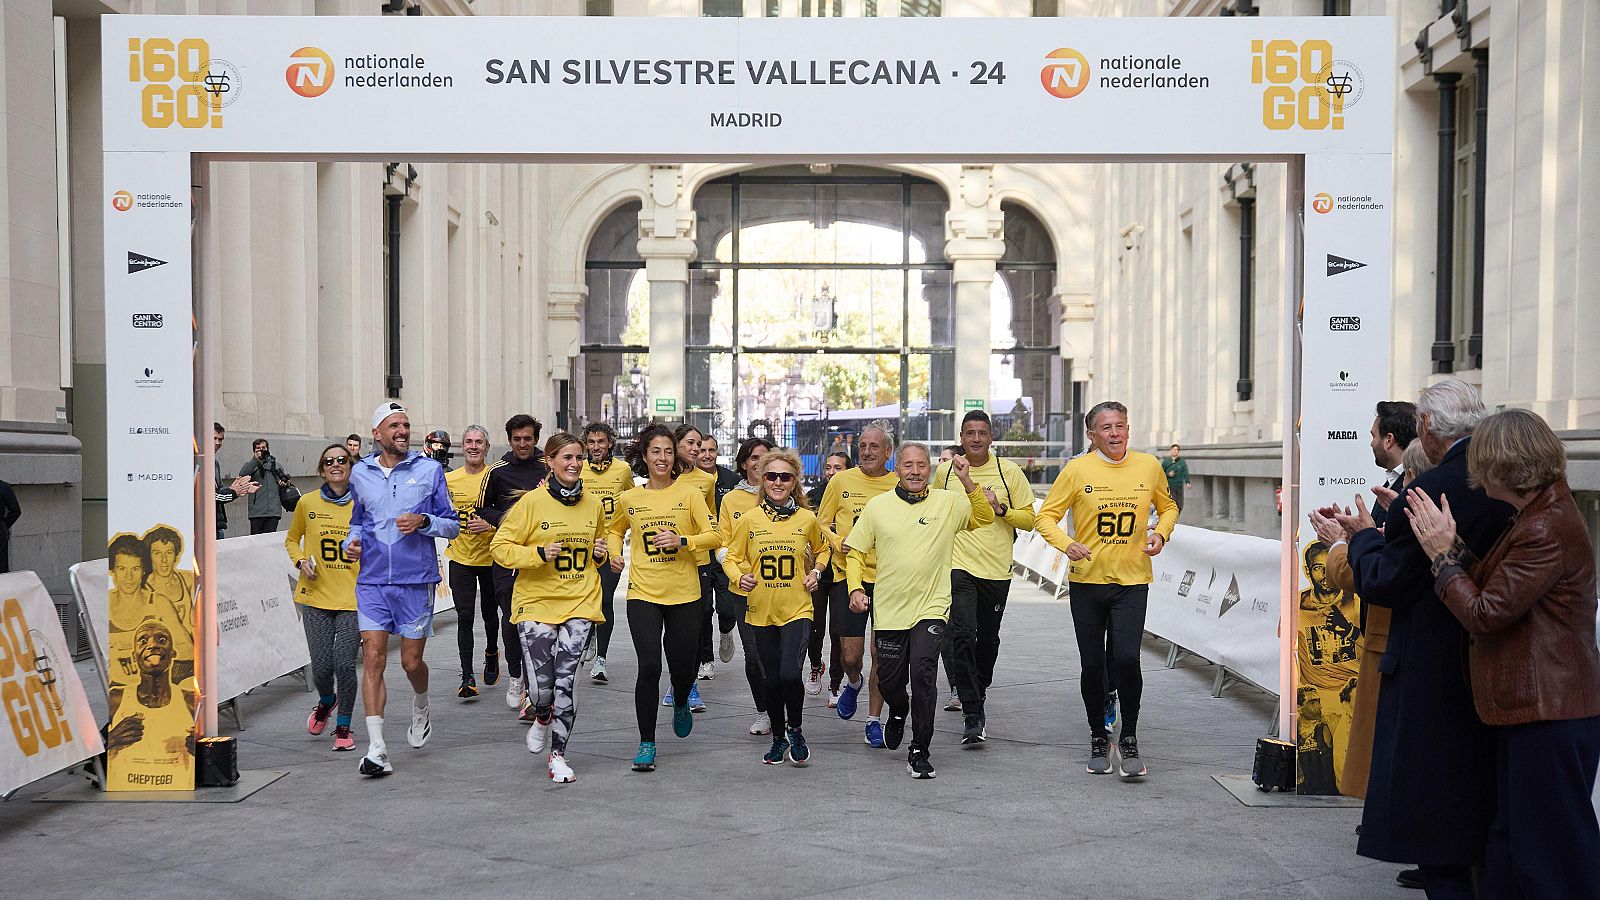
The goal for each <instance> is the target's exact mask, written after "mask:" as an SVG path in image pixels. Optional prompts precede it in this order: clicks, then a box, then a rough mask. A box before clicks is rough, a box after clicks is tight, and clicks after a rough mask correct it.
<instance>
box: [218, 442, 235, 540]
mask: <svg viewBox="0 0 1600 900" xmlns="http://www.w3.org/2000/svg"><path fill="white" fill-rule="evenodd" d="M211 479H212V480H211V486H212V488H213V495H214V499H215V500H216V501H217V528H218V530H221V529H224V528H227V527H228V507H227V504H229V503H232V502H233V501H235V500H237V499H239V492H238V491H236V490H234V489H233V488H232V487H229V486H227V485H224V484H223V483H222V463H220V462H217V460H216V458H215V457H212V459H211Z"/></svg>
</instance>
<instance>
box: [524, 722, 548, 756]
mask: <svg viewBox="0 0 1600 900" xmlns="http://www.w3.org/2000/svg"><path fill="white" fill-rule="evenodd" d="M550 723H551V720H550V719H548V718H547V719H545V720H544V721H542V722H541V721H540V720H538V719H534V720H533V727H532V728H529V729H528V752H529V753H543V752H544V751H545V748H546V747H549V746H550Z"/></svg>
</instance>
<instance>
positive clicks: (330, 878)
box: [0, 581, 1408, 900]
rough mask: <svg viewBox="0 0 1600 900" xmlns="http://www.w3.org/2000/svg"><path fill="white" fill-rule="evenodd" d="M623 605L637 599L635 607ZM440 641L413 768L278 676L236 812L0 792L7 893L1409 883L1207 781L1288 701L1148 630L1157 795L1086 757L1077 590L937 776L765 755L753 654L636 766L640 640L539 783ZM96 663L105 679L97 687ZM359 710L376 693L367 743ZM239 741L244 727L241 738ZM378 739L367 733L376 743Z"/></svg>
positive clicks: (1310, 889) (246, 752)
mask: <svg viewBox="0 0 1600 900" xmlns="http://www.w3.org/2000/svg"><path fill="white" fill-rule="evenodd" d="M618 605H619V609H620V607H621V605H622V604H620V603H619V604H618ZM439 625H440V627H439V633H438V635H437V636H436V638H435V640H434V641H433V642H431V643H430V645H429V650H428V659H429V662H430V663H431V664H432V665H433V666H434V673H435V678H434V690H433V698H434V699H433V709H434V714H433V724H434V736H433V739H432V741H431V742H430V743H429V744H428V746H427V747H426V748H425V749H424V750H421V751H415V750H412V749H410V748H409V747H407V746H406V744H405V736H404V730H405V721H404V720H405V717H406V714H407V712H408V706H409V702H408V699H407V698H408V697H409V690H408V689H407V687H406V685H405V681H404V679H403V677H402V675H401V673H400V671H399V665H398V660H397V659H395V660H392V661H391V666H390V672H389V690H390V696H391V698H394V699H392V700H391V707H390V708H391V716H390V724H389V726H388V729H387V732H388V734H387V736H388V738H389V743H390V747H391V752H392V754H393V758H394V763H395V768H396V773H395V774H394V775H393V776H392V777H389V778H385V779H381V780H375V781H373V780H367V779H363V778H360V777H358V776H357V775H356V763H357V760H358V758H359V756H358V754H357V753H337V754H336V753H333V752H331V751H330V749H329V747H330V745H331V734H332V729H331V728H330V729H329V732H328V734H327V735H324V736H323V737H311V736H309V735H307V734H306V733H305V727H304V722H305V716H306V712H307V710H308V709H309V707H310V705H311V697H310V695H309V694H307V693H306V692H305V691H304V689H303V687H302V686H301V685H300V684H299V682H298V681H297V680H295V679H293V678H283V679H279V680H278V681H276V682H274V683H273V684H271V685H268V686H266V687H263V688H261V689H258V690H257V691H256V692H255V693H254V694H252V695H250V696H248V697H246V698H244V699H243V701H242V705H243V707H244V710H245V724H246V725H247V726H249V728H248V730H247V731H244V732H242V733H239V738H240V750H239V754H240V761H241V765H242V767H243V768H246V769H286V770H289V775H288V776H287V777H286V778H283V779H282V780H280V781H278V782H276V783H275V784H272V785H270V786H268V787H267V788H265V789H264V790H263V791H261V792H260V793H258V794H256V795H255V796H253V797H251V798H250V799H248V800H246V801H244V802H242V803H238V804H145V803H71V804H54V803H35V802H31V798H33V797H36V796H38V795H40V794H42V793H45V792H47V791H50V790H53V789H55V788H59V787H62V786H63V785H66V784H70V783H71V780H70V779H69V778H68V777H67V776H56V777H55V778H51V779H47V780H46V781H44V782H41V783H39V784H36V785H33V786H31V787H29V788H27V789H25V790H24V791H22V792H21V793H20V794H19V795H18V796H17V797H16V798H14V799H13V800H11V801H10V802H8V803H4V804H0V858H3V859H5V860H6V866H5V868H6V876H5V883H6V884H7V886H8V887H9V888H10V890H12V891H22V892H24V893H26V895H27V896H30V897H73V898H87V897H116V898H119V900H125V898H127V897H130V896H153V895H159V896H161V897H163V898H180V897H217V896H228V897H236V898H249V897H288V896H296V897H311V896H318V897H320V896H338V897H389V896H393V897H400V896H424V897H433V896H449V897H507V896H532V897H560V898H568V897H615V896H641V897H719V898H732V897H765V896H800V897H819V896H840V897H851V898H859V897H911V896H916V897H956V896H961V897H982V896H1008V897H1089V896H1093V897H1096V898H1113V897H1130V898H1133V897H1139V898H1144V897H1183V898H1203V897H1228V898H1236V897H1262V898H1268V897H1271V898H1298V897H1305V898H1313V897H1314V898H1357V897H1380V898H1382V897H1393V898H1403V897H1406V896H1408V894H1407V893H1406V892H1403V891H1401V890H1399V889H1398V888H1395V887H1393V878H1394V873H1395V872H1396V871H1397V870H1398V868H1399V867H1397V866H1391V865H1385V864H1374V863H1371V862H1370V861H1367V860H1363V859H1360V858H1358V857H1357V856H1356V855H1355V853H1354V849H1353V848H1354V844H1355V838H1354V834H1353V831H1354V828H1355V825H1356V823H1357V821H1358V820H1359V811H1358V810H1355V809H1250V808H1246V807H1244V806H1242V805H1241V804H1240V803H1239V802H1238V801H1237V800H1235V799H1234V798H1233V797H1232V796H1230V795H1229V794H1228V793H1227V792H1226V791H1224V790H1223V789H1222V788H1221V787H1219V786H1218V785H1217V784H1216V783H1215V782H1214V781H1213V780H1212V777H1211V776H1212V775H1215V774H1220V773H1233V774H1248V773H1249V766H1250V761H1251V756H1252V752H1253V746H1254V742H1255V739H1256V738H1257V737H1258V736H1260V735H1262V734H1264V733H1265V729H1266V727H1267V723H1268V721H1269V719H1270V717H1271V715H1272V710H1273V702H1272V699H1271V698H1270V697H1267V696H1266V695H1264V694H1261V693H1259V692H1256V691H1254V690H1253V689H1251V688H1248V687H1238V688H1230V689H1229V691H1228V692H1227V693H1226V694H1225V695H1224V697H1223V698H1222V699H1214V698H1212V697H1211V695H1210V685H1211V680H1212V676H1213V671H1214V670H1212V669H1210V668H1209V667H1206V666H1203V665H1201V664H1200V663H1199V662H1198V661H1194V660H1188V661H1185V662H1184V663H1180V665H1179V667H1178V668H1176V669H1172V670H1168V669H1165V668H1164V667H1163V662H1164V660H1165V649H1166V648H1165V645H1164V644H1161V643H1160V642H1156V641H1147V643H1146V647H1145V659H1144V669H1145V672H1146V681H1145V701H1146V702H1145V709H1144V713H1143V716H1142V723H1141V728H1140V731H1141V744H1142V747H1143V749H1144V755H1145V758H1146V761H1147V762H1148V764H1149V766H1150V769H1151V776H1150V778H1149V779H1148V780H1147V781H1145V782H1144V783H1138V784H1127V783H1123V782H1121V781H1120V780H1117V779H1115V778H1110V777H1094V776H1089V775H1086V774H1085V773H1084V770H1083V761H1084V759H1085V757H1086V756H1087V745H1088V735H1087V733H1086V731H1087V729H1086V727H1085V725H1084V724H1083V722H1082V713H1081V712H1080V711H1079V708H1078V707H1079V704H1080V701H1079V699H1078V689H1077V673H1078V664H1077V654H1076V652H1075V649H1074V647H1073V643H1072V638H1071V634H1072V631H1071V623H1070V621H1069V619H1068V615H1067V609H1066V605H1065V603H1064V602H1056V601H1051V600H1050V599H1049V598H1048V597H1047V596H1046V595H1045V594H1043V593H1042V592H1040V591H1039V590H1038V589H1036V588H1034V587H1033V586H1031V585H1028V584H1026V583H1024V582H1021V581H1019V582H1017V583H1016V586H1015V587H1014V589H1013V594H1012V602H1011V606H1010V609H1009V611H1008V615H1007V619H1006V625H1005V631H1004V634H1003V640H1004V644H1003V646H1002V649H1001V658H1000V666H999V671H998V672H997V674H996V684H995V686H994V688H993V689H992V690H991V697H990V707H991V711H990V715H989V720H990V724H989V731H990V735H991V738H990V741H989V743H988V744H987V745H984V746H982V747H981V748H979V749H963V748H962V747H961V746H960V745H959V743H958V738H957V736H958V734H959V728H960V722H959V718H958V716H957V715H956V714H955V713H944V712H941V713H940V714H939V715H940V720H939V731H938V737H937V739H936V742H935V746H934V748H933V761H934V764H935V765H936V767H937V769H938V773H939V777H938V778H937V779H936V780H933V781H929V782H919V781H914V780H912V779H911V778H910V777H909V776H907V774H906V771H905V763H904V752H903V751H902V752H899V753H890V752H887V751H874V750H871V749H870V748H868V747H866V746H865V745H864V744H863V743H862V740H861V728H862V726H861V722H860V721H859V720H860V719H864V717H865V715H866V713H865V698H864V697H863V704H862V712H861V713H859V714H858V721H857V722H852V723H846V722H842V721H840V720H839V719H838V718H837V717H836V716H835V715H833V713H832V712H831V711H830V710H828V709H826V708H825V706H824V705H823V701H824V699H825V698H824V697H808V698H807V703H808V706H807V719H806V722H805V726H806V728H805V730H806V734H807V736H808V738H809V741H810V744H811V746H812V748H813V765H812V766H811V767H810V768H807V769H793V768H789V767H778V768H773V767H764V766H762V765H760V764H759V757H760V754H761V753H762V752H763V751H764V750H765V748H766V741H767V739H766V738H756V737H751V736H749V735H748V734H747V733H746V727H747V726H748V725H749V722H750V719H751V716H752V715H753V707H752V705H751V702H750V696H749V690H748V688H747V686H746V685H745V682H744V678H743V669H742V664H741V660H740V659H736V660H735V661H734V663H732V664H730V665H726V666H720V667H719V669H718V674H717V677H716V679H715V680H714V681H712V682H710V683H705V682H702V683H701V687H702V691H703V692H704V694H705V697H706V700H707V702H708V704H709V705H710V710H709V711H708V712H706V713H703V714H701V715H698V716H696V717H695V730H694V734H693V735H692V736H690V737H689V738H688V739H687V740H681V741H680V740H677V739H676V738H674V737H672V735H671V729H670V716H669V715H663V716H662V719H661V730H660V735H661V737H660V741H661V755H660V768H659V770H658V771H657V772H655V773H654V774H634V773H631V772H630V771H629V770H628V765H627V761H628V760H629V759H630V758H631V757H632V755H633V751H634V749H635V746H636V742H637V739H638V738H637V732H636V730H635V726H634V722H633V706H632V686H633V673H634V666H633V661H632V658H633V653H632V647H631V643H630V642H629V641H628V639H627V637H626V633H627V632H626V628H625V627H621V628H619V629H618V633H617V640H616V642H615V643H614V644H613V650H612V660H611V673H612V680H611V684H610V685H609V686H606V687H596V686H594V685H592V684H590V683H589V681H588V678H587V669H585V671H584V677H582V678H580V685H579V693H578V703H579V715H578V722H577V727H576V729H575V732H574V736H573V742H572V746H571V748H570V753H569V759H570V761H571V763H572V766H573V767H574V769H576V770H577V772H578V776H579V780H578V782H577V783H576V784H572V785H567V786H561V787H557V786H554V785H551V784H550V783H549V782H548V780H546V778H545V774H544V768H543V762H542V758H540V759H535V758H534V757H532V756H530V755H529V754H528V752H527V750H526V749H525V748H524V746H523V734H524V728H523V726H521V725H519V724H517V722H516V721H515V718H514V716H513V715H512V714H511V713H510V712H509V711H508V710H507V709H506V707H505V703H504V701H503V692H502V691H501V690H500V689H498V688H497V689H493V690H490V691H487V692H486V694H485V697H484V698H483V699H481V700H479V701H478V702H476V703H472V704H462V703H460V702H459V701H458V700H456V699H455V697H454V687H455V682H456V679H457V673H456V671H455V669H456V664H455V662H454V659H455V654H456V649H455V623H454V616H453V615H445V616H443V617H441V620H440V623H439ZM88 677H89V678H92V677H93V676H92V675H89V676H88ZM361 715H362V712H361V708H360V706H359V704H358V706H357V708H356V720H357V734H358V737H359V736H361ZM230 730H231V728H230ZM363 746H364V745H363Z"/></svg>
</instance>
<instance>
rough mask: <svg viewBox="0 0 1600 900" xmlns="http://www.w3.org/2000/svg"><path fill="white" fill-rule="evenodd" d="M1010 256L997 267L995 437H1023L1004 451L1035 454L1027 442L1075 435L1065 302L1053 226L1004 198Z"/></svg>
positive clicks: (992, 368)
mask: <svg viewBox="0 0 1600 900" xmlns="http://www.w3.org/2000/svg"><path fill="white" fill-rule="evenodd" d="M1000 209H1001V212H1003V213H1004V214H1005V241H1006V249H1005V255H1004V256H1002V257H1001V259H1000V263H999V265H998V266H997V267H996V273H995V285H994V294H993V297H992V301H991V303H990V310H991V315H992V321H991V328H990V340H991V343H990V346H991V349H992V351H993V361H992V362H991V364H990V367H989V385H990V387H989V396H990V404H991V408H990V410H989V414H990V415H991V416H992V417H993V419H994V436H995V439H996V440H1000V441H1008V442H1019V443H1018V445H1017V446H1012V447H1007V448H1004V452H1003V455H1005V456H1018V457H1024V458H1026V457H1032V456H1043V455H1045V454H1044V453H1042V452H1040V453H1034V452H1029V450H1030V445H1028V444H1027V442H1028V441H1032V440H1045V441H1070V440H1071V435H1072V431H1073V429H1072V426H1071V421H1072V420H1071V410H1070V403H1069V402H1068V396H1069V392H1070V385H1069V384H1068V372H1067V370H1066V361H1065V360H1063V359H1062V358H1061V340H1060V334H1061V301H1060V299H1059V298H1058V297H1057V296H1056V293H1055V287H1056V254H1055V247H1054V245H1053V244H1052V242H1051V240H1050V233H1049V231H1047V230H1046V229H1045V226H1044V223H1042V222H1040V221H1039V219H1038V217H1037V216H1035V215H1034V214H1033V213H1032V212H1031V211H1030V210H1028V209H1027V208H1026V207H1023V206H1020V205H1018V204H1015V203H1002V204H1001V206H1000Z"/></svg>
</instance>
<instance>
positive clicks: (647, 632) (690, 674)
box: [628, 598, 700, 741]
mask: <svg viewBox="0 0 1600 900" xmlns="http://www.w3.org/2000/svg"><path fill="white" fill-rule="evenodd" d="M699 626H700V603H699V601H691V602H689V603H679V604H676V605H673V606H663V605H661V604H660V603H651V602H650V601H648V600H634V599H631V598H630V599H629V600H628V631H629V633H630V634H632V635H633V651H634V654H635V655H637V656H638V658H639V677H638V680H636V681H635V682H634V683H633V711H634V715H635V716H636V717H637V718H638V720H639V740H641V741H654V740H655V739H656V710H657V709H659V708H660V704H661V657H662V656H663V655H665V656H666V658H667V674H668V677H669V678H670V679H671V682H672V702H673V703H675V704H677V705H679V706H682V705H684V704H686V703H688V702H689V688H691V687H693V686H694V674H695V662H694V657H695V650H696V648H697V646H698V644H699V636H698V635H697V634H696V631H697V630H698V629H699Z"/></svg>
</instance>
